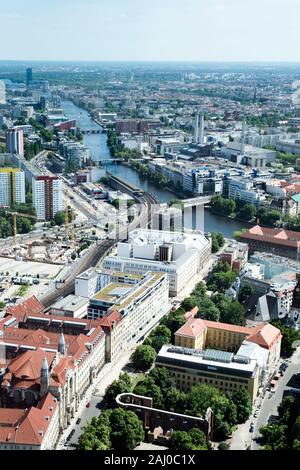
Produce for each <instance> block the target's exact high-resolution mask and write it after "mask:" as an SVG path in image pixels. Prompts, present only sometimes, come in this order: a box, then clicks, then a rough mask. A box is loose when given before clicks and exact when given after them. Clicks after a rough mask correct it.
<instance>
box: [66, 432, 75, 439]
mask: <svg viewBox="0 0 300 470" xmlns="http://www.w3.org/2000/svg"><path fill="white" fill-rule="evenodd" d="M74 434H75V429H72V431H71V432H70V434H69V435H68V437H67V441H70V440H71V439H72V437H73V436H74Z"/></svg>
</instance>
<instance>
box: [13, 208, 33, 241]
mask: <svg viewBox="0 0 300 470" xmlns="http://www.w3.org/2000/svg"><path fill="white" fill-rule="evenodd" d="M6 213H7V214H11V215H12V216H13V231H14V246H16V244H17V217H26V218H28V217H29V218H30V219H36V218H37V217H36V215H32V214H25V213H23V212H12V211H6Z"/></svg>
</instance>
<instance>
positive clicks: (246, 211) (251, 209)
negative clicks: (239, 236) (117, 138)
mask: <svg viewBox="0 0 300 470" xmlns="http://www.w3.org/2000/svg"><path fill="white" fill-rule="evenodd" d="M255 215H256V207H255V206H254V205H253V204H245V205H244V206H242V207H241V208H240V210H239V211H238V213H237V215H236V216H237V217H238V218H239V219H242V220H246V221H248V222H249V221H251V220H253V218H254V217H255Z"/></svg>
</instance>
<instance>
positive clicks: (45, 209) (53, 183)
mask: <svg viewBox="0 0 300 470" xmlns="http://www.w3.org/2000/svg"><path fill="white" fill-rule="evenodd" d="M32 202H33V206H34V208H35V210H36V215H37V219H38V220H51V219H53V217H54V216H55V214H56V213H57V212H59V211H62V210H64V200H63V182H62V180H60V179H59V178H57V177H56V176H37V177H36V178H32Z"/></svg>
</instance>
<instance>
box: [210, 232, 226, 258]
mask: <svg viewBox="0 0 300 470" xmlns="http://www.w3.org/2000/svg"><path fill="white" fill-rule="evenodd" d="M211 243H212V252H213V253H216V252H217V251H219V249H220V248H222V247H223V246H224V244H225V238H224V235H223V233H214V232H212V233H211Z"/></svg>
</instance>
